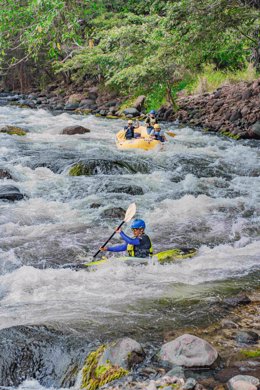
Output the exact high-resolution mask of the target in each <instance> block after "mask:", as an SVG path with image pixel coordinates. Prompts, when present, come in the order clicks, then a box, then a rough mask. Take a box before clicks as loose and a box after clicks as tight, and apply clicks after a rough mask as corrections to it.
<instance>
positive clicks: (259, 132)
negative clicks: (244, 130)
mask: <svg viewBox="0 0 260 390" xmlns="http://www.w3.org/2000/svg"><path fill="white" fill-rule="evenodd" d="M249 135H250V137H252V138H257V139H260V121H257V122H256V123H254V124H253V126H252V127H251V128H250V130H249Z"/></svg>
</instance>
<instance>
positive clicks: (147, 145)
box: [116, 126, 163, 150]
mask: <svg viewBox="0 0 260 390" xmlns="http://www.w3.org/2000/svg"><path fill="white" fill-rule="evenodd" d="M135 134H139V135H140V138H132V139H125V131H124V130H120V131H119V132H118V133H117V134H116V145H117V148H118V149H120V150H128V149H143V150H152V149H154V148H159V149H161V148H162V147H163V143H162V142H161V141H158V140H155V139H153V138H151V137H149V135H148V134H147V129H146V127H145V126H139V127H138V128H136V129H135Z"/></svg>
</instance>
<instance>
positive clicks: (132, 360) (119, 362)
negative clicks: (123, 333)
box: [98, 337, 145, 370]
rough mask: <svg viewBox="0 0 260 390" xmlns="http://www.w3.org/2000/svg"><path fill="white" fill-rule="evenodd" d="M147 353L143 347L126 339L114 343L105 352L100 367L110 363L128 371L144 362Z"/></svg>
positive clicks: (99, 363)
mask: <svg viewBox="0 0 260 390" xmlns="http://www.w3.org/2000/svg"><path fill="white" fill-rule="evenodd" d="M144 357H145V353H144V350H143V348H142V347H141V345H140V344H139V343H138V342H137V341H135V340H133V339H131V338H129V337H125V338H122V339H119V340H117V341H115V342H112V343H111V344H109V345H108V347H107V348H106V349H105V351H104V352H103V354H102V356H101V357H100V359H99V361H98V365H99V366H103V365H104V364H106V362H107V361H109V362H110V363H111V364H112V365H115V366H119V367H123V368H125V369H127V370H129V369H131V368H132V367H133V366H134V365H136V364H138V363H140V362H142V361H143V360H144Z"/></svg>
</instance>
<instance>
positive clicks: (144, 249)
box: [100, 219, 153, 258]
mask: <svg viewBox="0 0 260 390" xmlns="http://www.w3.org/2000/svg"><path fill="white" fill-rule="evenodd" d="M131 229H132V231H133V234H134V237H133V238H131V237H129V236H127V235H126V234H125V233H124V232H123V231H122V230H121V229H117V231H116V232H117V233H119V234H120V236H121V238H122V239H123V240H124V241H125V243H124V244H122V245H116V246H109V247H107V246H104V247H101V248H100V250H101V251H103V252H105V251H108V252H123V251H127V252H128V255H129V256H131V257H142V258H145V257H149V256H152V254H153V247H152V243H151V240H150V238H149V237H148V236H147V234H145V232H144V231H145V222H144V221H143V220H142V219H135V220H134V221H133V222H132V224H131Z"/></svg>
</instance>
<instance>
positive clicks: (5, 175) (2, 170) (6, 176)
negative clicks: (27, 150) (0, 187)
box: [0, 168, 12, 179]
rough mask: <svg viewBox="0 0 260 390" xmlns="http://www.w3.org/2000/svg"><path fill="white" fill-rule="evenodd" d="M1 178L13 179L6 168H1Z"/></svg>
mask: <svg viewBox="0 0 260 390" xmlns="http://www.w3.org/2000/svg"><path fill="white" fill-rule="evenodd" d="M0 179H12V176H11V174H10V173H9V172H8V171H7V170H6V169H2V168H0Z"/></svg>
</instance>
